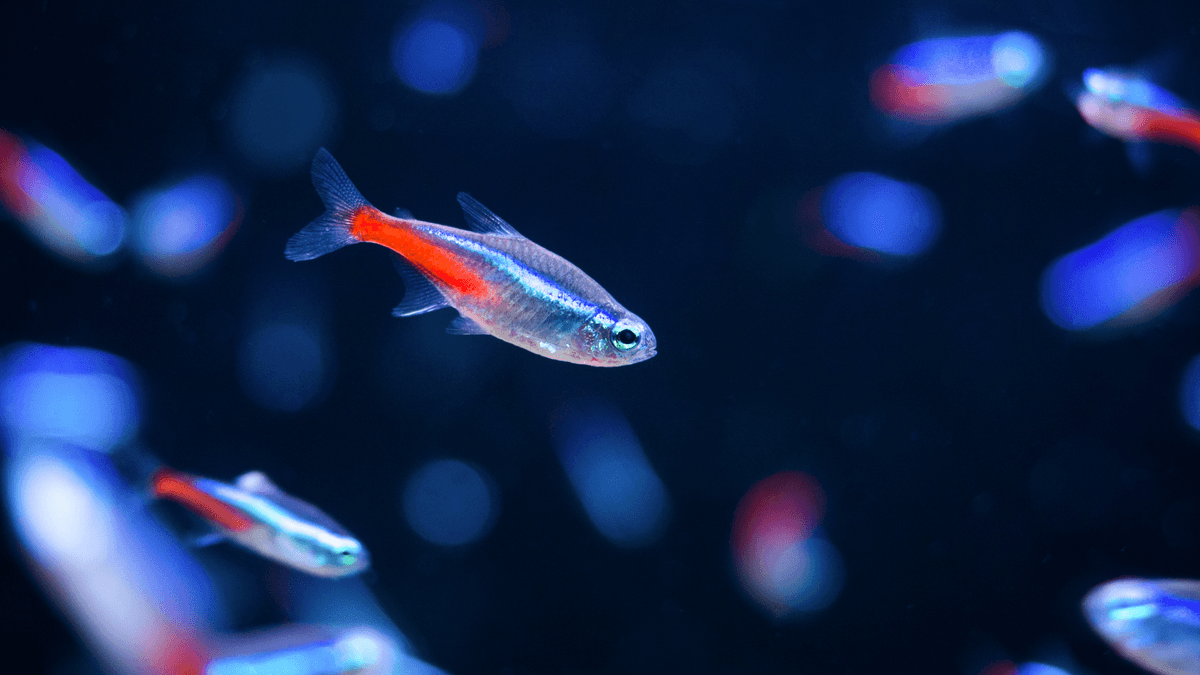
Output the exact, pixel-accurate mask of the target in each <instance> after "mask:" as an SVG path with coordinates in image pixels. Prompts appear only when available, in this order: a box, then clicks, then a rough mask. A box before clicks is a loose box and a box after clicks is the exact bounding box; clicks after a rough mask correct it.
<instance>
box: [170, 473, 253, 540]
mask: <svg viewBox="0 0 1200 675" xmlns="http://www.w3.org/2000/svg"><path fill="white" fill-rule="evenodd" d="M150 494H151V495H152V496H153V497H155V498H156V499H170V500H171V501H173V502H176V503H178V504H181V505H182V506H184V507H185V508H187V509H188V510H189V511H191V512H192V513H195V514H196V515H198V516H200V517H201V518H204V519H205V520H208V521H210V522H213V523H216V524H217V525H219V526H221V527H223V528H225V529H226V530H228V531H230V532H245V531H246V530H249V529H250V528H251V527H253V526H254V521H253V520H251V519H250V517H249V516H247V515H246V514H244V513H242V512H241V511H240V510H238V509H236V508H234V507H232V506H230V505H229V504H226V503H225V502H223V501H221V500H219V499H217V498H216V497H214V496H212V495H210V494H208V493H207V492H205V491H203V490H201V489H200V488H198V487H196V485H195V484H194V483H193V482H192V480H191V477H190V476H188V475H187V474H183V473H180V472H178V471H174V470H172V469H168V468H166V467H160V468H159V469H157V470H156V471H155V472H154V475H152V476H151V477H150Z"/></svg>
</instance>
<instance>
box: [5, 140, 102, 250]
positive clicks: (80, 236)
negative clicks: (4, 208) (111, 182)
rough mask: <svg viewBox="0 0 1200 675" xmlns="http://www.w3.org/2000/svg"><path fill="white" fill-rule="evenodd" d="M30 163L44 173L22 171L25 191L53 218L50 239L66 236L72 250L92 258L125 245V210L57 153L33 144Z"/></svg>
mask: <svg viewBox="0 0 1200 675" xmlns="http://www.w3.org/2000/svg"><path fill="white" fill-rule="evenodd" d="M29 161H30V163H31V164H32V165H33V167H36V168H37V169H39V170H40V171H22V172H21V190H22V191H23V192H25V194H26V195H27V196H28V197H29V198H30V199H32V200H33V201H35V202H37V204H38V206H39V207H41V209H42V210H43V211H44V212H45V213H47V214H48V215H49V216H50V218H51V219H52V224H50V223H47V224H44V226H46V227H49V228H51V229H52V231H48V232H45V233H44V234H45V235H46V236H51V237H55V238H60V237H64V236H65V237H67V238H68V239H69V241H70V242H73V244H74V245H73V246H72V248H75V247H78V248H79V249H82V251H83V253H84V254H86V255H87V256H88V257H93V256H104V255H108V254H110V253H113V252H115V251H116V250H117V249H118V248H119V247H120V246H121V242H122V241H123V240H124V238H125V213H124V211H122V210H121V207H119V206H117V205H116V204H114V203H112V201H111V200H109V199H108V197H106V196H104V193H102V192H100V191H99V190H97V189H96V188H95V187H94V186H92V185H91V184H90V183H88V182H87V181H86V180H84V178H83V176H80V175H79V173H78V172H77V171H75V169H74V168H72V167H71V165H70V164H68V163H67V161H66V160H65V159H63V158H62V157H60V156H59V155H58V153H56V152H54V151H53V150H50V149H49V148H46V147H44V146H41V145H37V144H31V145H30V147H29ZM42 176H45V178H46V180H45V181H44V182H43V181H42V180H40V178H41V177H42ZM47 243H50V244H52V245H54V244H55V243H56V242H47ZM59 246H61V243H60V244H59ZM56 248H58V246H56ZM62 252H64V253H68V252H67V251H62ZM68 254H69V253H68Z"/></svg>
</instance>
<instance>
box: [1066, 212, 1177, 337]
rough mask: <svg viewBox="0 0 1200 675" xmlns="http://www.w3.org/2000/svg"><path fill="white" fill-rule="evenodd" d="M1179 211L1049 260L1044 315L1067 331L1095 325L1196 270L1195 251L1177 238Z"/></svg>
mask: <svg viewBox="0 0 1200 675" xmlns="http://www.w3.org/2000/svg"><path fill="white" fill-rule="evenodd" d="M1179 215H1180V214H1179V211H1175V210H1166V211H1159V212H1157V213H1152V214H1150V215H1148V216H1143V217H1141V218H1138V219H1137V220H1133V221H1131V222H1129V223H1126V224H1125V225H1122V226H1121V227H1119V228H1117V229H1116V230H1114V231H1113V232H1111V233H1110V234H1108V235H1107V236H1105V237H1104V238H1103V239H1101V240H1100V241H1097V242H1096V243H1094V244H1091V245H1089V246H1085V247H1084V248H1081V249H1079V250H1078V251H1075V252H1073V253H1068V254H1067V255H1065V256H1063V257H1061V258H1059V259H1058V260H1056V261H1054V262H1053V263H1051V265H1050V267H1049V268H1048V269H1047V270H1046V273H1045V275H1044V276H1043V278H1042V308H1043V310H1044V311H1045V312H1046V315H1047V316H1049V317H1050V319H1051V320H1052V321H1054V323H1056V324H1058V325H1059V326H1061V327H1062V328H1066V329H1069V330H1083V329H1087V328H1092V327H1094V326H1097V325H1099V324H1101V323H1104V322H1106V321H1109V320H1111V319H1115V318H1117V317H1119V316H1120V315H1122V314H1124V313H1125V312H1127V311H1129V310H1131V309H1133V308H1134V307H1135V306H1137V305H1138V304H1139V303H1141V302H1142V301H1144V300H1148V299H1149V298H1151V297H1152V296H1153V295H1155V294H1156V293H1158V292H1160V291H1163V290H1166V289H1168V288H1170V287H1171V286H1173V285H1175V284H1178V283H1181V282H1183V281H1184V280H1186V279H1187V278H1188V277H1189V276H1191V275H1192V274H1194V273H1195V272H1196V267H1197V262H1198V261H1197V259H1196V257H1197V252H1196V251H1193V250H1190V249H1189V248H1188V247H1187V245H1186V243H1183V242H1180V241H1178V235H1177V231H1176V224H1177V222H1178V220H1179Z"/></svg>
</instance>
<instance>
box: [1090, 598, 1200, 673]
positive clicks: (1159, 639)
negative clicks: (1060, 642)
mask: <svg viewBox="0 0 1200 675" xmlns="http://www.w3.org/2000/svg"><path fill="white" fill-rule="evenodd" d="M1083 614H1084V617H1086V618H1087V620H1088V623H1090V624H1091V626H1092V629H1093V630H1095V631H1096V632H1097V633H1098V634H1099V635H1100V637H1102V638H1104V641H1105V642H1107V643H1108V644H1109V645H1110V646H1112V648H1113V649H1115V650H1116V651H1117V652H1118V653H1120V654H1121V656H1124V657H1125V658H1126V659H1129V660H1130V661H1132V662H1133V663H1136V664H1137V665H1139V666H1141V667H1142V668H1145V669H1146V670H1148V671H1150V672H1152V673H1159V675H1185V674H1186V675H1198V674H1200V581H1193V580H1191V579H1132V578H1130V579H1118V580H1116V581H1109V582H1108V583H1104V584H1101V585H1099V586H1097V587H1096V588H1093V589H1092V590H1091V591H1090V592H1089V593H1088V594H1087V597H1085V598H1084V599H1083Z"/></svg>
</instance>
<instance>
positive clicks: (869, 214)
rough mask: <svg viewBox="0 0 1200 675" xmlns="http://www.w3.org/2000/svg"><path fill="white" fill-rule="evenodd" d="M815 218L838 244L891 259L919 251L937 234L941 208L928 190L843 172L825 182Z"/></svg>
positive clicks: (861, 174) (930, 243) (868, 175)
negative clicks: (823, 223)
mask: <svg viewBox="0 0 1200 675" xmlns="http://www.w3.org/2000/svg"><path fill="white" fill-rule="evenodd" d="M821 214H822V218H823V219H824V221H825V226H826V228H827V229H828V231H829V233H830V234H832V235H833V236H834V237H836V238H837V239H838V240H840V241H842V242H844V243H846V244H849V245H850V246H854V247H857V248H862V249H868V250H871V251H876V252H878V253H883V254H886V255H891V256H915V255H919V254H921V253H924V252H925V251H927V250H928V249H929V247H931V246H932V245H933V243H934V241H936V240H937V237H938V234H939V233H940V232H941V209H940V207H939V206H938V203H937V199H936V198H935V197H934V196H933V193H932V192H930V191H929V190H926V189H925V188H923V187H921V186H919V185H915V184H913V183H903V182H900V181H897V180H893V179H891V178H888V177H886V176H881V175H879V174H874V173H851V174H846V175H844V176H841V177H839V178H837V179H836V180H834V181H833V182H832V183H830V184H829V186H828V187H827V188H826V189H825V191H824V193H823V195H822V201H821Z"/></svg>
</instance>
